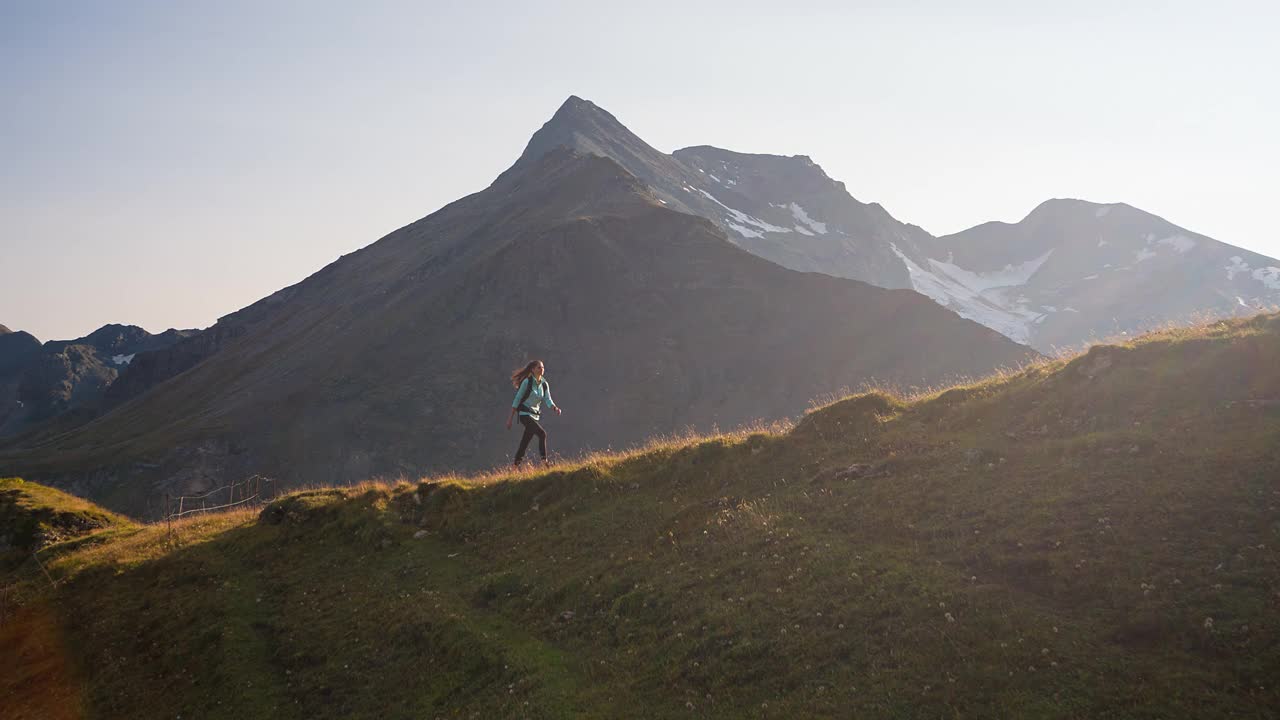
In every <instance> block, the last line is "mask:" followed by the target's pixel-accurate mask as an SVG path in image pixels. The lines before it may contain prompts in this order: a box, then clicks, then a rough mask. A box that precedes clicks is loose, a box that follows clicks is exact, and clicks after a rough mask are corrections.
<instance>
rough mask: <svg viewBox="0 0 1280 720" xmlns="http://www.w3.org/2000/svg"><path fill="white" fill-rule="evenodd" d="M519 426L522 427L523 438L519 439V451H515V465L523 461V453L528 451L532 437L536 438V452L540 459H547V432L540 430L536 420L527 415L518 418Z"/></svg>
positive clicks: (540, 427)
mask: <svg viewBox="0 0 1280 720" xmlns="http://www.w3.org/2000/svg"><path fill="white" fill-rule="evenodd" d="M520 424H521V425H524V437H522V438H520V449H519V450H517V451H516V464H517V465H519V464H520V461H521V460H523V459H524V451H525V450H528V449H529V441H530V440H532V439H533V436H534V435H537V436H538V452H539V453H541V454H542V459H543V460H546V459H547V431H546V430H543V429H542V426H541V425H539V424H538V421H537V420H534V419H533V418H531V417H529V416H528V415H521V416H520Z"/></svg>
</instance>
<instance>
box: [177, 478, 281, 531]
mask: <svg viewBox="0 0 1280 720" xmlns="http://www.w3.org/2000/svg"><path fill="white" fill-rule="evenodd" d="M274 497H275V480H272V479H271V478H269V477H264V476H262V475H252V476H250V477H247V478H245V479H244V480H237V481H235V482H233V483H231V484H229V485H223V486H222V487H219V488H214V489H212V490H210V491H209V492H206V493H204V494H201V495H178V496H177V497H174V496H171V495H169V494H168V493H166V494H165V496H164V521H165V523H166V524H167V525H169V526H170V528H172V523H173V521H174V520H177V519H179V518H183V517H186V516H188V515H195V514H198V513H208V512H216V511H218V510H228V509H230V508H234V507H242V506H245V505H261V504H262V503H264V502H267V501H268V500H270V499H272V498H274Z"/></svg>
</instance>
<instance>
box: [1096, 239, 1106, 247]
mask: <svg viewBox="0 0 1280 720" xmlns="http://www.w3.org/2000/svg"><path fill="white" fill-rule="evenodd" d="M1106 246H1107V241H1106V240H1099V241H1098V247H1106Z"/></svg>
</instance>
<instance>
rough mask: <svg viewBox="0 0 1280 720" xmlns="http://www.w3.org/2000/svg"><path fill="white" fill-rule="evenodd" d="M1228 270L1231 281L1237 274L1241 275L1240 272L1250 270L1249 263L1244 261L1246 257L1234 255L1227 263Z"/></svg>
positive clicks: (1228, 278)
mask: <svg viewBox="0 0 1280 720" xmlns="http://www.w3.org/2000/svg"><path fill="white" fill-rule="evenodd" d="M1226 270H1227V280H1228V281H1231V280H1234V279H1235V277H1236V275H1239V274H1240V273H1247V272H1249V265H1248V263H1246V262H1245V261H1244V258H1242V257H1240V256H1239V255H1232V256H1231V261H1230V263H1229V264H1228V265H1227V268H1226Z"/></svg>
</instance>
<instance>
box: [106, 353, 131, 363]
mask: <svg viewBox="0 0 1280 720" xmlns="http://www.w3.org/2000/svg"><path fill="white" fill-rule="evenodd" d="M134 355H137V353H130V354H128V355H112V356H111V362H113V363H115V364H116V365H128V364H129V363H131V362H133V357H134Z"/></svg>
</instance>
